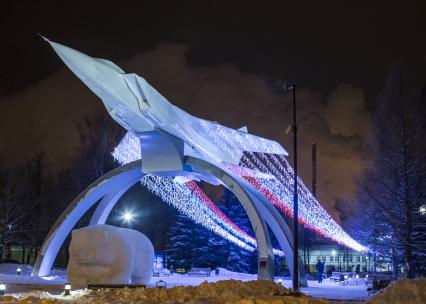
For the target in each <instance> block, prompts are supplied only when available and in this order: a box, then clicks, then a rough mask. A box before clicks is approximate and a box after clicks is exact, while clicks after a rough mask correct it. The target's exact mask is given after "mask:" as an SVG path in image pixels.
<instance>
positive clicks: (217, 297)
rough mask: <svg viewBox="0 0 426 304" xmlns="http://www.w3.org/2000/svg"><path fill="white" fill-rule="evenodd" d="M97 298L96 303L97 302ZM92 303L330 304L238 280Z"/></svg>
mask: <svg viewBox="0 0 426 304" xmlns="http://www.w3.org/2000/svg"><path fill="white" fill-rule="evenodd" d="M95 299H96V300H95ZM79 300H80V301H82V302H86V301H87V302H90V303H111V302H114V303H131V302H132V303H141V304H142V303H198V304H204V303H205V304H225V303H235V304H251V303H277V304H284V303H288V304H292V303H300V304H304V303H306V304H308V303H316V304H320V303H327V302H326V301H323V300H316V299H313V298H310V297H306V296H299V297H294V296H292V295H291V292H290V290H289V289H287V288H285V287H283V286H281V285H279V284H275V283H273V282H270V281H249V282H241V281H236V280H227V281H219V282H216V283H207V282H204V283H201V284H200V285H199V286H197V287H194V286H186V287H174V288H170V289H156V288H148V289H143V288H139V289H117V290H104V291H94V292H92V293H90V294H88V295H86V296H83V297H81V298H80V299H79Z"/></svg>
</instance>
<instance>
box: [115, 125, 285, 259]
mask: <svg viewBox="0 0 426 304" xmlns="http://www.w3.org/2000/svg"><path fill="white" fill-rule="evenodd" d="M138 153H140V144H139V139H138V138H137V137H136V136H135V135H133V134H131V133H130V132H129V133H127V134H126V135H125V137H124V138H123V140H122V141H121V142H120V144H119V145H118V146H117V147H116V148H115V149H114V152H113V156H114V158H115V159H116V160H117V161H118V162H119V163H121V164H122V165H123V164H126V163H129V162H131V161H135V160H138V159H139V155H140V154H138ZM156 181H157V185H156V186H154V185H153V184H152V183H150V182H149V180H147V179H142V180H141V182H142V184H143V185H145V186H146V187H147V188H148V189H149V190H150V191H151V192H153V193H154V194H156V195H158V196H160V197H161V198H162V199H164V200H165V201H166V202H168V203H169V204H171V205H173V206H174V207H175V208H176V209H178V210H179V211H180V212H183V213H184V214H186V215H188V216H189V217H190V218H192V219H193V220H194V216H193V214H191V213H190V212H187V209H184V208H181V203H175V201H176V199H174V198H173V196H172V195H170V191H168V188H169V187H170V186H171V184H169V185H166V183H165V182H164V181H163V182H161V183H160V182H159V180H158V179H157V180H156ZM170 183H171V182H170ZM190 185H191V186H192V188H193V189H195V188H194V185H196V184H195V183H192V184H190ZM197 187H198V186H197ZM176 191H177V190H176ZM201 193H203V192H202V191H201V189H199V191H198V192H197V195H199V196H200V198H207V196H206V195H205V194H204V193H203V194H201ZM178 201H179V200H178ZM180 201H181V202H182V201H190V199H189V197H188V196H187V197H185V198H181V199H180ZM209 201H210V200H205V202H204V203H206V202H207V204H208V207H210V210H211V209H213V210H212V212H215V213H216V214H215V215H214V216H210V217H209V219H210V220H213V221H216V222H218V223H219V224H221V225H222V226H223V227H224V228H225V229H227V230H228V231H230V232H231V233H232V234H233V235H234V236H236V237H238V238H240V239H243V240H244V241H245V242H247V243H249V244H250V245H252V246H256V245H257V243H256V240H255V239H254V238H253V237H251V236H249V235H248V234H247V233H245V232H244V231H243V230H242V229H240V228H239V227H238V226H237V225H235V224H234V223H233V222H232V221H231V220H230V219H229V218H227V217H226V216H225V215H224V214H223V213H222V212H220V210H219V209H217V207H216V208H212V207H213V205H214V204H213V202H211V201H210V203H209ZM198 208H199V209H203V208H202V207H201V206H198ZM195 209H196V208H195ZM195 209H192V210H195ZM196 222H197V223H200V224H203V223H206V221H201V220H196ZM207 222H209V221H207ZM204 226H205V225H204ZM228 226H229V227H228ZM236 227H238V229H236ZM207 228H208V229H210V230H213V231H214V232H215V233H218V234H219V235H221V236H225V238H227V239H230V241H233V243H236V244H237V245H239V246H240V247H242V248H245V249H247V248H246V247H247V246H245V245H243V244H241V243H239V242H238V241H235V240H234V239H232V237H226V236H227V235H226V233H223V232H222V231H221V230H220V229H218V228H217V227H216V229H211V228H210V227H207ZM277 254H279V255H282V252H281V251H279V250H278V251H277Z"/></svg>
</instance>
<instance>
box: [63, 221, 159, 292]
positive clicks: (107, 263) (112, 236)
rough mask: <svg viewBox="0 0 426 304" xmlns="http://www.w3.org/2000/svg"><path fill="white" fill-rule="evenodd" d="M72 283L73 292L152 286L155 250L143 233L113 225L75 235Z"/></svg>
mask: <svg viewBox="0 0 426 304" xmlns="http://www.w3.org/2000/svg"><path fill="white" fill-rule="evenodd" d="M69 253H70V259H69V263H68V268H67V272H68V281H69V282H70V283H71V286H72V287H73V288H85V287H87V285H88V284H143V285H146V284H148V283H149V281H150V279H151V276H152V270H153V266H154V247H153V246H152V243H151V241H150V240H149V239H148V238H147V237H146V236H145V235H143V234H142V233H140V232H138V231H135V230H132V229H126V228H119V227H114V226H110V225H93V226H88V227H84V228H81V229H75V230H73V231H72V237H71V244H70V248H69Z"/></svg>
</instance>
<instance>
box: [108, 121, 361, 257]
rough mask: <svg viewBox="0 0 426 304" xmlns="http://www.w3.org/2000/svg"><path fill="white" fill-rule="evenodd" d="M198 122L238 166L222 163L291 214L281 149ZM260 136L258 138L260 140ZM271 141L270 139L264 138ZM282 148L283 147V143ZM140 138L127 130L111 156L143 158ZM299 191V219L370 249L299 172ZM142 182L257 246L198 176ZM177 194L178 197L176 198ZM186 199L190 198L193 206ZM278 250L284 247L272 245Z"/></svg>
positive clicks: (207, 223)
mask: <svg viewBox="0 0 426 304" xmlns="http://www.w3.org/2000/svg"><path fill="white" fill-rule="evenodd" d="M188 115H189V114H188ZM197 123H198V125H197V126H196V127H197V128H198V130H199V131H200V134H201V135H202V136H203V137H205V138H207V139H208V140H210V141H212V142H214V143H215V144H216V145H217V147H218V148H219V149H222V150H225V151H226V152H227V153H228V154H229V155H231V156H232V158H233V159H234V160H236V163H238V162H239V166H235V165H231V164H228V163H223V166H224V167H225V168H227V169H228V170H230V171H232V172H233V173H235V174H237V175H239V176H241V177H242V178H243V179H245V180H246V181H247V182H249V183H250V184H251V185H252V186H253V187H255V188H256V189H257V190H258V191H259V192H260V193H262V194H263V195H264V196H265V197H266V198H267V199H268V200H269V201H270V202H271V203H272V204H273V205H274V206H275V207H276V208H277V209H278V210H279V211H280V212H282V213H283V214H286V215H288V216H292V215H293V209H292V207H293V206H292V196H293V192H292V187H293V178H294V171H293V169H292V167H291V166H290V164H289V163H288V162H287V160H286V159H285V156H284V155H282V154H276V153H274V152H277V151H278V150H279V149H278V148H277V147H274V146H268V149H269V150H267V151H269V152H270V153H256V152H246V151H252V150H253V147H257V146H259V145H261V144H262V140H263V141H266V140H265V139H262V138H260V137H249V136H244V132H241V131H237V130H234V129H230V128H226V127H224V126H221V125H218V124H211V123H210V122H207V121H203V120H198V122H197ZM257 140H258V142H256V141H257ZM266 142H267V143H268V144H269V145H270V141H266ZM281 151H282V148H281ZM140 153H141V152H140V143H139V139H138V138H137V137H136V136H135V135H133V134H132V133H130V132H128V133H127V134H126V135H125V136H124V138H123V139H122V141H121V142H120V143H119V144H118V146H117V147H116V148H115V149H114V152H113V156H114V158H115V159H116V160H117V161H118V162H119V163H121V164H126V163H129V162H132V161H135V160H138V159H140V155H141V154H140ZM297 182H298V194H299V218H298V220H299V222H300V223H301V224H303V225H304V226H305V227H307V228H308V229H310V230H313V231H315V232H316V233H318V234H319V235H321V236H324V237H326V238H329V239H331V240H333V241H335V242H337V243H339V244H342V245H344V246H346V247H348V248H351V249H354V250H356V251H362V252H368V251H369V249H368V248H367V247H365V246H363V245H361V244H359V243H358V242H357V241H355V240H354V239H352V238H351V237H350V236H349V235H348V234H347V233H346V232H345V231H344V230H343V229H342V228H341V227H340V226H339V224H337V222H336V221H334V219H333V218H332V217H331V216H330V215H329V214H328V213H327V211H326V210H325V209H324V208H323V207H322V206H321V205H320V204H319V202H318V201H317V200H316V199H315V198H314V197H313V195H312V194H311V192H310V191H309V190H308V189H307V187H306V186H305V185H304V183H303V181H302V180H301V179H300V178H299V177H297ZM141 183H142V184H143V185H144V186H146V187H147V188H148V189H149V190H150V191H152V192H154V193H155V194H157V195H158V196H160V197H161V198H162V199H163V200H165V201H166V202H168V203H169V204H171V205H173V206H174V207H175V208H177V209H178V210H179V211H180V212H183V213H184V214H186V215H188V216H189V217H190V218H191V219H192V220H194V221H195V222H197V223H200V224H202V225H203V226H204V227H206V228H208V229H210V230H212V231H214V232H215V233H217V234H219V235H221V236H222V237H225V238H226V239H228V240H230V241H232V242H233V243H235V244H237V245H238V246H240V247H242V248H246V249H248V250H254V247H255V246H256V241H255V239H254V238H253V237H251V236H249V235H248V234H247V233H245V232H244V231H243V230H242V229H240V228H239V227H238V226H237V225H235V223H233V222H232V221H231V220H230V219H229V218H227V217H226V215H224V214H223V213H222V212H221V211H220V210H219V209H218V208H217V207H216V206H215V205H214V203H213V202H211V200H210V199H208V197H207V196H206V195H205V194H204V192H203V191H202V190H201V189H200V188H199V187H198V186H197V185H196V183H195V182H194V181H191V180H188V181H184V182H178V181H175V180H173V178H166V177H157V176H155V177H154V176H149V175H148V176H145V177H144V178H143V179H142V180H141ZM177 196H179V199H178V198H177ZM188 204H191V207H190V208H189V206H188ZM274 252H275V253H276V254H279V255H281V254H282V252H281V251H279V250H276V249H275V250H274Z"/></svg>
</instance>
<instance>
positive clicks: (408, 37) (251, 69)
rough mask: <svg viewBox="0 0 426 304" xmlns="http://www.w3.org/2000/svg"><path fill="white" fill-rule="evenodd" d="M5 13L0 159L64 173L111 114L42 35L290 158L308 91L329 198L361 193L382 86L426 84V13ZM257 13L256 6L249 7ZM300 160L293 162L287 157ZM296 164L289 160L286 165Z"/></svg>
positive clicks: (199, 6)
mask: <svg viewBox="0 0 426 304" xmlns="http://www.w3.org/2000/svg"><path fill="white" fill-rule="evenodd" d="M247 2H248V1H225V2H222V1H142V0H140V1H135V2H131V1H125V2H124V1H114V2H111V3H113V4H109V3H110V2H109V1H81V2H77V1H2V4H0V5H1V7H0V14H1V19H0V22H1V27H0V28H1V29H0V30H1V40H2V43H1V48H0V52H1V56H0V60H1V65H0V66H1V73H0V75H1V76H0V77H1V82H0V83H1V85H0V104H1V106H2V110H1V112H0V155H1V156H3V157H5V158H7V159H11V160H16V161H22V160H23V159H25V158H27V157H29V156H31V155H32V154H33V153H35V152H37V151H40V150H45V151H47V153H48V155H49V159H50V165H51V168H52V170H55V169H58V168H61V167H64V166H67V164H68V162H69V156H70V155H71V154H72V151H73V149H75V146H76V143H77V137H76V130H75V127H74V122H75V121H76V120H77V119H79V118H81V117H83V116H85V115H88V114H90V113H93V112H101V111H105V110H104V108H103V106H102V104H101V102H100V101H99V100H97V97H96V96H95V95H93V94H92V93H91V92H90V91H89V90H88V89H87V88H86V87H85V86H84V85H83V84H82V83H81V82H80V81H79V80H78V79H77V78H76V77H75V76H74V75H72V74H71V72H70V71H68V70H67V69H66V68H65V66H64V64H63V63H62V62H61V61H60V60H59V58H58V57H57V56H56V54H55V53H54V52H53V50H52V49H51V48H50V47H49V46H48V44H46V43H45V42H44V41H43V40H42V39H41V38H40V37H39V36H38V35H37V33H41V34H43V35H45V36H47V37H48V38H50V39H51V40H53V41H56V42H59V43H63V44H65V45H67V46H70V47H72V48H75V49H78V50H80V51H82V52H84V53H87V54H89V55H91V56H95V57H101V58H106V59H109V60H112V61H114V62H116V63H117V64H118V65H120V66H121V67H122V68H123V69H124V70H126V71H127V72H136V73H138V74H139V75H141V76H143V77H145V78H146V79H147V80H148V81H149V82H151V84H153V85H154V86H155V87H156V88H157V89H158V90H159V91H160V92H161V93H162V94H163V95H164V96H166V97H167V98H168V99H169V100H170V101H171V102H172V103H174V104H176V105H177V106H179V107H182V108H183V109H185V110H186V111H188V112H190V113H192V114H194V115H197V116H199V117H202V118H206V119H210V120H214V121H218V122H219V123H222V124H224V125H227V126H230V127H234V128H238V127H241V126H244V125H247V126H248V129H249V131H250V133H253V134H257V135H261V136H264V137H268V138H271V139H275V140H278V141H279V142H281V143H282V144H283V145H284V147H285V148H286V149H287V150H288V151H289V153H290V154H291V153H292V150H291V136H290V135H286V134H285V133H284V130H285V129H286V128H287V126H288V125H289V124H290V118H291V116H290V110H291V108H290V99H289V96H286V95H283V94H278V93H276V92H275V91H274V88H275V87H274V85H272V84H273V83H274V82H275V81H276V80H284V79H287V80H289V81H295V82H296V83H297V86H298V100H297V102H298V110H299V117H298V119H299V130H300V133H299V134H300V145H299V147H300V151H301V157H300V167H301V175H302V177H303V179H304V180H305V182H306V183H307V184H308V185H309V184H310V183H309V180H310V166H311V164H310V151H311V150H310V144H311V142H312V141H316V142H318V153H319V154H318V161H319V163H318V166H319V168H318V179H319V190H318V191H319V198H320V200H321V201H322V203H323V205H324V206H325V207H326V208H327V209H328V210H329V211H330V212H331V213H332V214H334V215H337V214H336V211H335V210H334V209H333V205H334V200H335V199H336V198H339V197H343V196H345V195H349V196H351V195H353V190H354V182H355V180H356V178H358V177H359V176H360V173H361V172H362V168H363V167H364V166H365V163H366V162H365V153H364V145H365V142H366V140H367V139H368V135H369V133H370V123H371V113H372V111H374V104H375V99H376V97H377V95H378V94H379V93H380V90H381V88H382V86H383V83H384V79H385V76H386V74H387V73H388V72H389V70H390V69H391V68H392V66H394V65H395V64H398V65H401V66H402V67H403V70H404V76H405V78H406V79H407V81H408V82H409V83H410V86H411V87H412V88H415V87H416V86H418V85H419V84H420V83H421V82H422V81H423V80H424V76H425V68H426V39H425V38H426V1H352V0H347V1H291V2H290V1H276V2H273V1H256V2H254V1H253V2H250V4H249V3H247ZM252 3H256V5H254V4H252ZM290 156H291V155H290ZM290 160H291V157H290Z"/></svg>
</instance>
